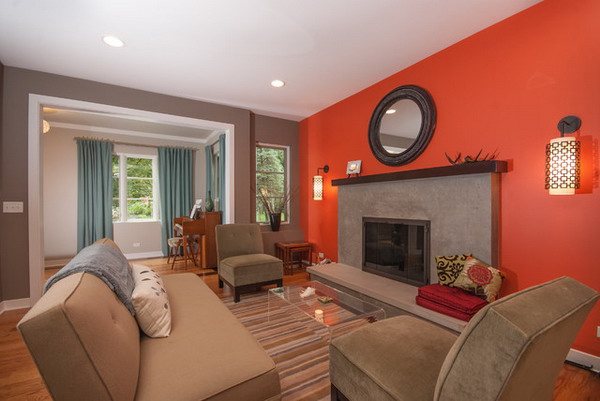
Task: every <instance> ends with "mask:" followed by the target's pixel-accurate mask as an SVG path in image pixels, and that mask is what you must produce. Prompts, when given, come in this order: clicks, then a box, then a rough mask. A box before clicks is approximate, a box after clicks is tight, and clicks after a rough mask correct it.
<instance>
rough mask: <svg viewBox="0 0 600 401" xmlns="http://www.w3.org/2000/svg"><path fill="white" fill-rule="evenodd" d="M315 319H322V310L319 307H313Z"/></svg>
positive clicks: (320, 320)
mask: <svg viewBox="0 0 600 401" xmlns="http://www.w3.org/2000/svg"><path fill="white" fill-rule="evenodd" d="M315 319H316V320H318V321H319V322H322V321H323V311H322V310H321V309H315Z"/></svg>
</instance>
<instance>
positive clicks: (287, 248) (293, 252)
mask: <svg viewBox="0 0 600 401" xmlns="http://www.w3.org/2000/svg"><path fill="white" fill-rule="evenodd" d="M311 254H312V244H311V243H310V242H276V243H275V256H276V257H277V258H279V259H281V260H282V261H283V271H284V272H285V271H287V270H288V269H289V271H290V274H294V264H296V263H298V264H299V265H300V267H302V256H303V255H306V256H307V258H306V260H308V261H309V262H310V260H311V259H312V257H311ZM297 255H299V256H300V260H298V261H297V260H296V259H295V257H296V256H297Z"/></svg>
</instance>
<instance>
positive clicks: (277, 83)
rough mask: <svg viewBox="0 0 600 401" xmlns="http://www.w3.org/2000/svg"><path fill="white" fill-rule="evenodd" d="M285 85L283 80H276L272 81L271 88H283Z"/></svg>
mask: <svg viewBox="0 0 600 401" xmlns="http://www.w3.org/2000/svg"><path fill="white" fill-rule="evenodd" d="M284 85H285V82H283V81H282V80H281V79H274V80H272V81H271V86H272V87H273V88H281V87H282V86H284Z"/></svg>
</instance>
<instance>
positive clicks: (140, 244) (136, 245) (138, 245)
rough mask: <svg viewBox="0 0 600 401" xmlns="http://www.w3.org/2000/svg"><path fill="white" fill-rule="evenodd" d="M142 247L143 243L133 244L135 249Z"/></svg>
mask: <svg viewBox="0 0 600 401" xmlns="http://www.w3.org/2000/svg"><path fill="white" fill-rule="evenodd" d="M140 246H142V243H141V242H134V243H133V247H134V248H139V247H140Z"/></svg>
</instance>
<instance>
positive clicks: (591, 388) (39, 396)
mask: <svg viewBox="0 0 600 401" xmlns="http://www.w3.org/2000/svg"><path fill="white" fill-rule="evenodd" d="M135 263H141V264H145V265H148V266H151V267H152V268H153V269H154V270H156V271H157V272H160V274H163V275H164V274H177V273H182V272H192V273H196V274H198V275H199V276H200V277H201V278H202V279H203V280H204V282H205V283H206V284H207V285H208V286H209V287H210V288H211V289H212V290H213V291H214V292H215V293H216V294H217V295H219V296H220V297H227V296H230V295H231V292H230V291H229V290H228V289H227V288H224V289H220V288H219V286H218V280H217V275H216V274H215V272H214V271H213V270H208V269H207V270H203V269H198V268H195V267H193V266H190V265H189V264H188V269H184V268H183V262H177V263H176V264H175V270H171V266H170V265H167V264H166V259H164V258H160V259H148V260H139V261H136V262H135ZM55 271H56V269H53V270H48V271H47V273H46V275H47V276H48V277H49V276H50V275H52V274H53V273H54V272H55ZM307 279H308V275H307V274H306V273H304V272H299V273H295V274H294V275H293V276H285V277H284V284H286V285H289V284H291V283H301V282H304V281H306V280H307ZM26 312H27V310H26V309H20V310H13V311H6V312H4V313H3V314H1V315H0V400H7V401H8V400H11V401H17V400H35V401H38V400H39V401H42V400H50V399H51V398H50V396H49V394H48V392H47V391H46V389H45V387H44V383H43V381H42V379H41V377H40V376H39V374H38V372H37V369H36V367H35V365H34V363H33V360H32V359H31V357H30V356H29V353H28V351H27V349H26V348H25V344H24V343H23V342H22V340H21V338H20V337H19V334H18V332H17V329H16V324H17V322H18V321H19V320H20V319H21V318H22V317H23V315H25V313H26ZM554 400H555V401H600V375H598V374H593V373H591V372H588V371H585V370H583V369H579V368H577V367H574V366H571V365H567V364H565V365H564V367H563V369H562V371H561V373H560V375H559V377H558V379H557V381H556V386H555V389H554Z"/></svg>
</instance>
